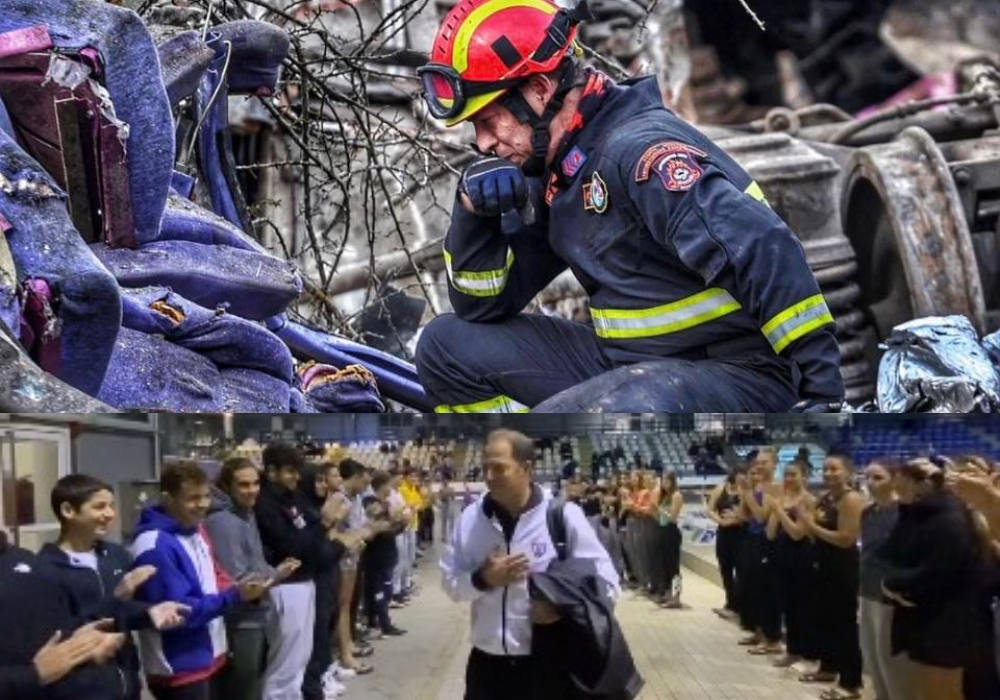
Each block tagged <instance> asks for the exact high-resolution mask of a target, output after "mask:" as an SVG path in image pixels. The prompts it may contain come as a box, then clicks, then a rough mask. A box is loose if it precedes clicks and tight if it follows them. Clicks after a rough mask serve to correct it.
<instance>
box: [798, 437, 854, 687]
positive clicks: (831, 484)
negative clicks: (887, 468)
mask: <svg viewBox="0 0 1000 700" xmlns="http://www.w3.org/2000/svg"><path fill="white" fill-rule="evenodd" d="M853 470H854V464H853V460H852V459H851V458H850V457H849V456H847V455H844V454H838V453H835V452H831V453H830V454H828V455H827V457H826V460H825V461H824V462H823V481H824V483H825V485H826V488H827V490H826V491H825V492H824V493H823V495H822V496H820V498H819V502H818V503H817V504H816V512H815V513H809V512H804V513H801V514H800V516H799V521H800V522H801V523H802V524H803V525H805V527H806V528H807V530H808V532H809V534H810V535H811V536H812V537H813V539H814V540H815V542H816V544H815V555H816V579H815V581H816V583H815V593H816V601H817V603H816V606H815V611H816V618H817V620H816V622H817V625H816V635H817V636H816V644H817V647H816V648H817V651H818V652H819V660H820V666H819V670H818V671H817V672H815V673H806V674H803V675H802V676H800V678H799V680H801V681H802V682H804V683H815V682H829V681H833V680H837V681H838V683H837V685H836V686H835V687H833V688H830V689H829V690H827V691H826V692H824V693H823V694H822V695H821V696H820V697H821V698H823V700H847V699H849V698H850V699H853V698H861V688H862V682H861V668H862V662H861V647H860V643H859V638H860V637H859V631H858V585H859V581H858V576H859V561H858V558H859V557H858V536H859V534H860V532H861V511H862V510H863V509H864V505H865V504H864V498H863V497H862V496H861V494H860V493H858V492H857V491H855V490H854V489H853V488H852V487H851V484H852V482H853V479H854V474H853Z"/></svg>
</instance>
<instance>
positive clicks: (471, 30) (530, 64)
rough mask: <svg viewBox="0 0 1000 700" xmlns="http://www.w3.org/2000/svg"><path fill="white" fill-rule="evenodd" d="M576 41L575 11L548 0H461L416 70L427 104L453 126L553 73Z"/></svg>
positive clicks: (440, 117) (446, 19)
mask: <svg viewBox="0 0 1000 700" xmlns="http://www.w3.org/2000/svg"><path fill="white" fill-rule="evenodd" d="M575 37H576V22H575V21H574V20H573V19H572V18H571V15H570V13H568V12H566V11H565V10H560V8H559V7H558V6H556V5H555V4H554V3H552V2H549V0H461V1H460V2H459V3H458V4H457V5H455V6H454V7H453V8H452V9H451V11H450V12H449V13H448V16H447V17H445V19H444V22H443V23H442V25H441V28H440V29H439V30H438V34H437V37H435V39H434V48H433V49H432V50H431V60H430V63H428V64H427V65H426V66H424V67H422V68H420V69H419V70H418V71H417V72H418V74H419V75H420V78H421V81H422V83H423V92H424V99H425V100H426V101H427V106H428V108H429V109H430V111H431V114H432V115H434V116H435V117H437V118H438V119H443V120H444V121H445V124H446V125H447V126H454V125H455V124H458V123H459V122H462V121H464V120H466V119H468V118H470V117H472V116H473V115H475V114H476V113H477V112H479V111H480V110H481V109H483V108H484V107H486V106H487V105H488V104H490V103H491V102H493V101H494V100H496V99H497V98H498V97H500V96H501V95H503V94H504V93H505V92H507V90H509V89H511V88H512V87H514V86H515V85H518V84H519V83H521V82H523V81H524V79H525V78H527V77H528V76H530V75H535V74H539V73H550V72H552V71H554V70H555V69H556V68H557V67H558V66H559V63H560V61H562V59H563V57H564V56H565V55H566V53H567V50H569V49H570V48H571V47H572V46H573V40H574V39H575Z"/></svg>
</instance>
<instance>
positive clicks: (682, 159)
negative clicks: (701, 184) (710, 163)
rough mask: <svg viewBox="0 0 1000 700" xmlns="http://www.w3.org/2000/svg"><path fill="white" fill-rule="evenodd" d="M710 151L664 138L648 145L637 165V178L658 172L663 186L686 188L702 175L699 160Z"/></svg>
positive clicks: (678, 190)
mask: <svg viewBox="0 0 1000 700" xmlns="http://www.w3.org/2000/svg"><path fill="white" fill-rule="evenodd" d="M707 155H708V154H707V153H705V151H703V150H701V149H700V148H695V147H694V146H689V145H687V144H686V143H680V142H678V141H664V142H662V143H658V144H656V145H654V146H650V147H649V148H647V149H646V152H645V153H643V154H642V157H641V158H639V163H638V164H637V165H636V166H635V181H636V182H645V181H646V180H648V179H649V178H650V177H651V176H652V174H653V173H656V175H657V177H659V178H660V182H662V183H663V186H664V188H666V189H667V190H670V191H671V192H685V191H687V190H689V189H691V187H692V186H693V185H694V183H696V182H698V180H700V179H701V175H702V173H703V172H704V169H703V168H702V167H701V165H700V164H699V162H698V161H699V160H700V159H702V158H705V157H706V156H707Z"/></svg>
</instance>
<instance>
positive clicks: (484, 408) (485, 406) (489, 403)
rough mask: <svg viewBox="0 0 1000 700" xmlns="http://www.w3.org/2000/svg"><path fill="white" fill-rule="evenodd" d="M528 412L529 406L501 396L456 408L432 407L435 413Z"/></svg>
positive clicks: (445, 406) (446, 406)
mask: <svg viewBox="0 0 1000 700" xmlns="http://www.w3.org/2000/svg"><path fill="white" fill-rule="evenodd" d="M530 410H531V408H530V407H529V406H525V405H524V404H523V403H520V402H518V401H515V400H514V399H512V398H510V397H509V396H503V395H501V396H494V397H493V398H491V399H486V400H485V401H477V402H475V403H467V404H461V405H457V406H448V405H445V404H442V405H440V406H435V407H434V412H435V413H527V412H528V411H530Z"/></svg>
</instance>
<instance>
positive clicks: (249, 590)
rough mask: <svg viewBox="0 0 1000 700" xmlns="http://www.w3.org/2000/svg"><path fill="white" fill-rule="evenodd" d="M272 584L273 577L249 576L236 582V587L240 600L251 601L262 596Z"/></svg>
mask: <svg viewBox="0 0 1000 700" xmlns="http://www.w3.org/2000/svg"><path fill="white" fill-rule="evenodd" d="M272 585H274V579H270V578H268V579H260V578H250V579H246V580H245V581H240V582H239V583H237V584H236V588H237V589H239V592H240V600H241V601H243V602H244V603H253V602H254V601H257V600H260V599H261V598H263V597H264V594H265V593H267V592H268V591H269V590H270V589H271V586H272Z"/></svg>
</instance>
